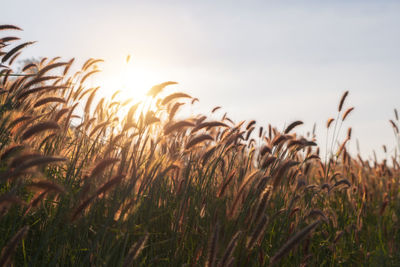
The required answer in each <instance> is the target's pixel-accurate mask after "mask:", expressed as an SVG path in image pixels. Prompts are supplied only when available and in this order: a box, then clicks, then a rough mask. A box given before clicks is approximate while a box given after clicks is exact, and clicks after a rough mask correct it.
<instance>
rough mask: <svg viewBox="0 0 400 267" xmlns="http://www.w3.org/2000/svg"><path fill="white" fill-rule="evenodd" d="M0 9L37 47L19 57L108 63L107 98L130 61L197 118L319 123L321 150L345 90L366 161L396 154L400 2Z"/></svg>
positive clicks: (140, 75)
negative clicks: (213, 113)
mask: <svg viewBox="0 0 400 267" xmlns="http://www.w3.org/2000/svg"><path fill="white" fill-rule="evenodd" d="M215 2H217V3H215ZM2 10H3V11H2V15H1V18H0V24H15V25H18V26H20V27H22V28H23V29H24V32H23V33H15V34H18V36H21V37H22V38H23V40H24V41H28V40H37V41H39V42H38V43H37V44H35V45H34V46H33V47H31V48H29V49H27V50H26V51H25V53H24V54H23V56H25V57H31V56H36V57H41V56H47V57H53V56H62V57H63V58H65V59H69V58H71V57H75V58H77V59H78V63H79V64H81V63H82V62H83V61H85V60H86V59H88V58H89V57H94V58H103V59H105V60H106V63H105V64H103V65H102V68H103V69H104V73H103V74H100V75H99V76H98V77H99V79H100V80H103V81H105V82H104V83H106V84H107V85H105V86H104V89H103V90H104V93H105V94H107V93H108V92H107V91H112V90H115V89H118V88H115V89H114V88H111V87H110V84H111V83H113V84H116V82H115V80H116V79H119V78H118V77H121V71H122V70H123V69H124V59H125V57H126V55H127V54H131V56H132V59H131V60H132V63H131V64H132V67H131V69H130V70H131V71H132V73H131V76H132V79H135V80H136V81H137V82H136V86H139V85H141V86H143V87H146V88H141V92H145V91H147V90H148V89H149V88H147V87H149V86H151V85H153V84H155V83H159V82H163V81H167V80H174V81H177V82H179V84H180V86H179V87H178V89H179V90H182V91H184V92H186V93H189V94H191V95H192V96H194V97H198V98H199V99H200V103H198V104H197V106H198V109H199V110H201V111H204V112H208V111H209V110H211V109H212V108H213V107H214V106H222V107H223V111H227V112H228V115H229V116H230V117H231V118H232V119H234V120H236V121H239V120H242V119H246V120H251V119H257V121H258V123H259V125H264V126H265V125H267V124H268V123H272V124H273V125H275V126H278V127H279V128H281V129H282V128H283V127H284V125H285V124H286V125H287V124H288V123H290V122H292V121H293V120H296V119H301V120H303V121H304V122H305V125H304V126H302V127H301V128H300V127H299V128H298V130H299V131H300V132H301V131H303V132H306V131H307V130H309V129H311V128H312V126H313V124H314V122H315V123H317V127H318V128H317V129H318V135H319V139H318V141H319V144H321V147H324V146H325V122H326V120H327V119H328V118H329V117H336V109H337V104H338V101H339V98H340V96H341V95H342V93H343V92H344V91H345V90H350V95H349V98H348V99H347V100H348V101H347V107H349V106H355V110H354V112H353V114H351V116H350V117H349V120H348V122H347V124H346V125H345V126H344V127H343V136H345V133H346V129H347V127H348V126H352V127H353V137H357V138H358V139H359V141H360V144H361V151H362V152H363V154H364V155H372V149H376V150H377V151H378V153H379V155H381V156H382V155H383V154H382V145H383V144H386V145H387V146H388V147H389V148H393V147H394V144H395V142H394V141H395V139H394V136H393V132H392V130H391V128H390V125H389V122H388V120H389V119H391V118H392V117H393V109H394V108H395V107H397V108H399V106H400V90H399V87H400V74H399V71H400V49H399V48H400V16H399V14H400V1H383V0H381V1H350V0H348V1H339V0H337V1H166V0H164V1H123V0H113V1H103V0H96V1H75V0H69V1H55V0H52V1H50V0H49V1H45V0H36V1H30V0H25V1H19V0H14V1H6V2H5V3H3V4H2ZM23 56H22V57H21V58H23ZM106 90H107V91H106ZM135 90H138V89H135ZM135 94H138V93H137V92H136V93H134V94H133V96H135ZM222 114H223V113H221V116H222ZM350 146H351V147H353V148H355V138H354V139H353V142H352V143H351V144H350Z"/></svg>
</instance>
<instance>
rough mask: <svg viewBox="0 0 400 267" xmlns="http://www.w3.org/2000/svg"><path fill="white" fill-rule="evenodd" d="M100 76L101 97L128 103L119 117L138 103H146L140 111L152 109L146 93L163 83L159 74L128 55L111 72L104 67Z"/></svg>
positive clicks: (169, 90)
mask: <svg viewBox="0 0 400 267" xmlns="http://www.w3.org/2000/svg"><path fill="white" fill-rule="evenodd" d="M101 76H103V77H100V79H99V86H100V88H101V92H102V95H101V97H105V98H107V99H111V98H112V97H113V96H114V99H113V101H118V102H120V103H124V102H125V103H126V102H127V101H129V104H128V105H127V106H126V107H124V108H123V109H122V110H121V112H122V113H121V114H119V115H120V116H123V115H125V113H126V112H127V110H128V109H129V107H130V106H131V105H134V104H136V103H138V102H140V103H142V104H143V103H146V104H145V105H144V106H143V105H141V108H140V109H142V111H145V110H148V109H152V108H153V105H151V106H150V102H151V101H149V100H150V98H151V97H150V96H148V95H147V93H148V92H149V90H150V89H151V88H152V87H153V86H155V85H157V84H159V83H161V82H164V81H161V80H160V76H162V75H160V73H158V72H157V71H156V70H152V69H151V68H148V67H146V66H143V65H141V64H139V63H137V62H135V61H134V59H133V58H132V57H131V56H130V55H128V56H127V57H126V59H125V60H124V61H123V62H120V64H118V66H117V67H114V68H112V71H109V70H108V68H107V66H105V69H104V72H103V75H101ZM172 91H173V88H168V92H169V93H171V92H172Z"/></svg>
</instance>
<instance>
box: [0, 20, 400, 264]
mask: <svg viewBox="0 0 400 267" xmlns="http://www.w3.org/2000/svg"><path fill="white" fill-rule="evenodd" d="M15 34H18V27H16V26H12V25H2V26H0V35H1V36H0V60H1V66H0V88H1V89H0V248H1V255H0V266H9V265H11V266H270V265H276V266H368V265H370V266H400V253H399V251H400V231H399V227H400V225H399V221H398V220H399V217H400V195H399V178H400V177H399V174H400V166H399V163H398V160H399V155H397V154H395V155H393V156H392V157H391V159H392V161H391V162H386V161H382V162H378V161H377V160H375V161H374V162H372V161H367V160H364V159H363V157H365V155H357V156H352V155H350V154H349V153H348V151H347V149H346V145H347V143H348V141H349V140H350V139H351V138H352V136H351V129H342V123H343V121H344V120H346V119H347V117H348V116H349V115H350V114H351V112H352V110H353V108H352V107H349V106H348V105H347V101H346V100H347V95H348V93H347V92H346V93H345V94H344V95H343V96H342V97H341V98H339V97H338V100H339V101H338V102H339V105H338V112H337V114H333V115H334V116H333V118H332V119H328V120H327V124H326V128H327V132H328V133H329V134H330V136H331V137H332V138H330V139H329V140H327V141H325V140H315V134H314V133H313V132H310V133H308V134H306V136H300V135H298V134H296V133H295V130H296V126H298V125H301V124H302V122H301V121H295V122H293V123H291V124H289V125H288V126H287V127H286V128H285V129H282V130H279V129H277V128H275V127H273V126H271V125H258V124H257V123H256V122H255V121H246V122H239V123H238V122H234V121H232V120H231V119H230V118H229V117H228V116H227V115H226V114H225V115H224V116H222V117H221V119H219V120H213V119H210V118H209V117H210V115H211V113H214V112H215V110H213V111H211V112H210V114H204V115H203V114H192V115H191V116H189V117H187V118H182V116H181V115H180V113H179V111H180V108H181V107H182V106H183V105H192V104H193V102H195V101H196V99H195V98H193V97H191V96H189V95H187V94H186V93H183V92H175V93H170V94H168V86H169V85H171V84H174V82H165V83H162V84H159V85H155V86H154V87H153V88H151V90H150V91H149V92H148V97H147V100H146V102H145V103H121V102H118V101H116V100H115V99H114V97H116V96H115V95H114V96H113V97H111V98H110V99H106V98H101V99H100V98H99V97H98V96H97V95H96V93H97V92H98V88H90V87H88V86H87V85H86V84H87V82H86V81H87V79H88V78H89V77H91V78H92V79H95V76H92V75H94V74H95V73H96V72H98V70H97V69H96V68H95V66H96V65H97V64H101V61H100V60H95V59H89V60H88V61H87V62H86V63H85V64H84V65H83V66H82V68H81V70H80V71H78V72H76V73H72V74H71V73H69V69H70V66H71V65H72V64H73V60H71V61H67V62H63V61H61V60H60V59H59V58H54V59H43V60H41V61H40V62H37V63H29V64H27V65H26V66H23V67H22V68H21V70H19V71H15V69H17V68H16V65H17V63H15V62H16V60H15V59H16V58H17V57H18V56H19V53H20V52H22V51H23V49H24V48H25V47H26V46H28V45H31V43H29V42H28V43H24V42H21V41H17V40H18V39H17V38H16V37H13V36H15ZM9 36H10V37H9ZM17 43H18V44H17ZM13 70H14V71H13ZM161 92H162V93H163V95H164V97H160V95H161ZM215 104H216V105H217V104H218V103H215ZM332 105H335V103H332ZM122 109H127V110H129V111H128V112H126V114H125V115H124V116H120V114H121V112H120V110H122ZM216 109H218V108H216ZM212 115H215V114H212ZM213 117H215V116H213ZM390 123H391V125H392V127H393V130H394V133H395V136H396V138H397V140H400V135H399V130H398V125H399V118H398V114H397V111H395V118H393V120H390ZM388 127H390V125H389V124H388ZM346 131H347V132H346ZM317 144H318V145H321V147H324V148H325V147H326V149H324V150H326V151H327V153H326V155H325V153H320V152H319V146H318V145H317Z"/></svg>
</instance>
